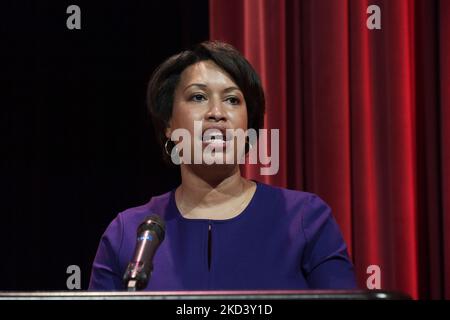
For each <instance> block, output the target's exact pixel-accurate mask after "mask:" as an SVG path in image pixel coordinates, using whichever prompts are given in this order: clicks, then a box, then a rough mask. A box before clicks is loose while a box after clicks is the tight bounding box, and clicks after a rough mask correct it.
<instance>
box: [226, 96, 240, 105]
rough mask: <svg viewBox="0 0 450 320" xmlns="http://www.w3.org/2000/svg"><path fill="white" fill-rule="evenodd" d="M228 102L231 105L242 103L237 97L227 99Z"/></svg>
mask: <svg viewBox="0 0 450 320" xmlns="http://www.w3.org/2000/svg"><path fill="white" fill-rule="evenodd" d="M227 101H228V102H229V103H230V104H239V102H240V100H239V99H238V98H237V97H229V98H227Z"/></svg>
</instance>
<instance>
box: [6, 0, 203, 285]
mask: <svg viewBox="0 0 450 320" xmlns="http://www.w3.org/2000/svg"><path fill="white" fill-rule="evenodd" d="M71 4H76V5H78V6H80V8H81V30H68V29H67V28H66V19H67V17H68V16H69V14H67V13H66V8H67V7H68V6H69V5H71ZM0 36H1V38H0V41H1V44H0V48H1V50H0V61H1V62H0V67H1V69H0V81H1V83H0V87H1V96H0V110H1V118H0V121H1V123H0V124H1V126H0V130H1V131H0V133H1V140H2V141H3V142H2V144H1V149H0V152H1V168H0V169H1V171H0V188H1V190H0V213H1V220H0V223H1V226H0V237H1V238H0V240H1V241H0V246H1V247H0V254H1V261H0V271H1V272H0V290H53V289H55V290H64V289H66V279H67V277H68V274H66V268H67V267H68V266H69V265H78V266H80V268H81V276H82V289H87V286H88V281H89V276H90V269H91V264H92V260H93V259H94V256H95V252H96V249H97V245H98V242H99V240H100V237H101V235H102V233H103V232H104V230H105V228H106V227H107V225H108V224H109V223H110V222H111V220H112V219H113V218H114V217H115V216H116V215H117V213H118V212H120V211H122V210H124V209H126V208H129V207H133V206H137V205H141V204H143V203H145V202H147V201H148V200H149V199H150V197H151V196H152V195H156V194H160V193H163V192H166V191H168V190H169V189H171V188H173V187H175V186H176V185H177V184H178V183H179V173H178V172H177V171H176V169H175V170H174V169H171V168H169V167H167V166H166V165H164V164H163V163H162V161H161V149H160V148H159V146H158V145H157V144H156V140H155V138H154V134H153V128H152V126H151V122H150V119H149V116H148V113H147V110H146V105H145V92H146V85H147V82H148V79H149V77H150V75H151V72H152V71H153V70H154V68H155V67H156V66H157V65H158V64H159V63H161V62H162V61H163V60H164V59H165V58H167V57H168V56H170V55H172V54H174V53H176V52H178V51H180V50H182V49H184V48H186V47H189V46H190V45H192V44H194V43H197V42H200V41H203V40H206V39H208V1H207V0H200V1H199V0H195V1H194V0H189V1H186V0H170V1H169V0H164V1H102V2H99V1H95V2H94V1H90V2H89V1H76V2H74V1H70V2H65V1H53V2H50V1H25V0H15V1H7V2H4V1H2V5H1V10H0Z"/></svg>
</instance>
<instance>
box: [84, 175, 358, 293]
mask: <svg viewBox="0 0 450 320" xmlns="http://www.w3.org/2000/svg"><path fill="white" fill-rule="evenodd" d="M150 214H158V215H160V216H161V217H162V218H163V219H164V220H165V222H166V235H165V239H164V241H163V242H162V243H161V245H160V246H159V249H158V251H157V252H156V254H155V256H154V259H153V264H154V269H153V273H152V275H151V278H150V281H149V283H148V286H147V288H146V290H155V291H166V290H170V291H172V290H275V289H281V290H285V289H353V288H356V281H355V275H354V270H353V265H352V263H351V261H350V259H349V256H348V254H347V247H346V245H345V243H344V240H343V238H342V235H341V232H340V230H339V227H338V225H337V223H336V221H335V220H334V218H333V216H332V213H331V210H330V208H329V207H328V206H327V204H326V203H325V202H323V201H322V200H321V199H320V198H319V197H318V196H316V195H314V194H311V193H307V192H300V191H293V190H287V189H282V188H278V187H272V186H269V185H267V184H263V183H259V182H257V188H256V192H255V194H254V196H253V198H252V200H251V201H250V203H249V205H248V206H247V207H246V208H245V210H244V211H243V212H242V213H241V214H239V215H238V216H236V217H234V218H231V219H227V220H207V219H186V218H184V217H183V216H182V215H181V213H180V212H179V210H178V209H177V206H176V204H175V189H174V190H172V191H170V192H167V193H165V194H163V195H161V196H158V197H153V198H152V199H151V200H150V201H149V202H148V203H147V204H145V205H143V206H140V207H136V208H131V209H128V210H125V211H124V212H121V213H120V214H119V215H118V216H117V217H116V218H115V219H114V220H113V221H112V222H111V224H110V225H109V227H108V228H107V230H106V231H105V233H104V234H103V236H102V238H101V240H100V245H99V247H98V251H97V255H96V257H95V260H94V263H93V267H92V274H91V279H90V284H89V290H99V291H101V290H123V284H122V277H123V274H124V272H125V269H126V267H127V265H128V262H129V260H130V259H131V258H132V256H133V253H134V247H135V244H136V229H137V227H138V226H139V224H140V223H141V222H142V221H143V220H144V218H145V217H146V216H148V215H150Z"/></svg>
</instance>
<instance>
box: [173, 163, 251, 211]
mask: <svg viewBox="0 0 450 320" xmlns="http://www.w3.org/2000/svg"><path fill="white" fill-rule="evenodd" d="M221 169H222V170H221ZM227 169H228V170H227ZM181 179H182V183H181V185H180V186H179V187H178V189H177V191H176V202H177V205H178V207H179V209H180V211H181V212H182V214H183V216H185V217H190V218H205V217H207V215H208V212H211V210H210V209H212V208H214V209H218V210H214V211H220V212H229V213H230V216H233V215H236V213H240V211H242V210H240V208H239V206H240V205H244V204H248V202H249V200H250V199H251V196H253V193H254V190H250V189H252V187H254V189H256V186H255V184H254V183H253V182H250V181H248V180H246V179H244V178H243V177H242V176H241V172H240V170H239V166H235V167H233V168H224V167H221V168H220V169H219V168H217V167H216V168H214V167H212V166H211V167H209V168H207V170H205V167H200V166H197V167H196V166H193V165H190V166H187V165H182V166H181ZM230 216H222V217H219V218H230Z"/></svg>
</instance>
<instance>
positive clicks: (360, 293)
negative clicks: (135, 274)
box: [0, 290, 411, 302]
mask: <svg viewBox="0 0 450 320" xmlns="http://www.w3.org/2000/svg"><path fill="white" fill-rule="evenodd" d="M0 300H10V301H11V300H16V301H17V300H77V301H81V300H96V301H99V300H141V301H143V300H159V301H161V300H165V301H177V300H178V301H207V300H208V301H211V300H214V301H226V300H233V301H242V302H243V301H245V300H248V301H258V300H260V301H263V300H266V301H282V300H289V301H292V300H411V297H409V296H408V295H405V294H402V293H399V292H392V291H383V290H288V291H286V290H275V291H274V290H270V291H158V292H146V291H139V292H122V291H120V292H119V291H114V292H111V291H105V292H91V291H45V292H44V291H39V292H0Z"/></svg>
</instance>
